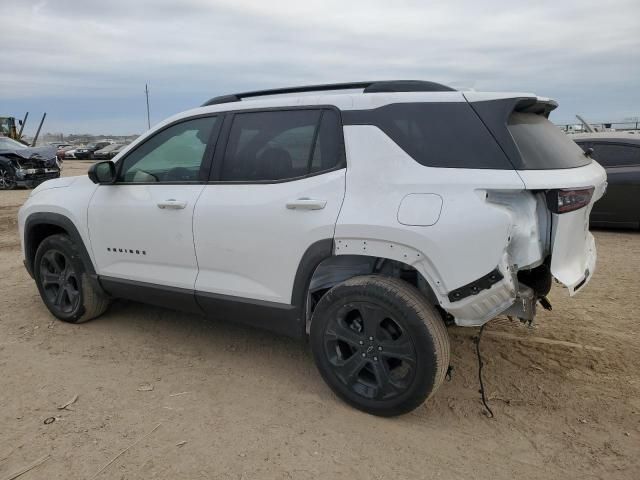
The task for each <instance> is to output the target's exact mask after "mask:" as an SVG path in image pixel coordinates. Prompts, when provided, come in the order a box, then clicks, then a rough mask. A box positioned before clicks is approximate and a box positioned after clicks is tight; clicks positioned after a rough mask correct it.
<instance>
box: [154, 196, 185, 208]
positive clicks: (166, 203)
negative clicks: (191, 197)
mask: <svg viewBox="0 0 640 480" xmlns="http://www.w3.org/2000/svg"><path fill="white" fill-rule="evenodd" d="M186 206H187V202H184V201H182V200H176V199H174V198H170V199H168V200H163V201H162V202H158V208H162V209H163V210H164V209H166V210H182V209H183V208H185V207H186Z"/></svg>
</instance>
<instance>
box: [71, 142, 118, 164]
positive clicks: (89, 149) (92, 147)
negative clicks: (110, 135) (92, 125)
mask: <svg viewBox="0 0 640 480" xmlns="http://www.w3.org/2000/svg"><path fill="white" fill-rule="evenodd" d="M107 145H111V143H110V142H98V143H90V144H89V145H87V146H86V147H81V148H78V149H76V151H75V154H74V155H75V158H77V159H79V160H89V159H91V158H93V154H94V152H96V151H98V150H100V149H102V148H104V147H106V146H107Z"/></svg>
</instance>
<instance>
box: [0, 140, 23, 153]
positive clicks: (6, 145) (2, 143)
mask: <svg viewBox="0 0 640 480" xmlns="http://www.w3.org/2000/svg"><path fill="white" fill-rule="evenodd" d="M23 148H29V147H27V146H26V145H24V144H22V143H20V142H17V141H15V140H13V139H12V138H6V137H0V150H21V149H23Z"/></svg>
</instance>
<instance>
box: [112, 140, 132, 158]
mask: <svg viewBox="0 0 640 480" xmlns="http://www.w3.org/2000/svg"><path fill="white" fill-rule="evenodd" d="M128 146H129V144H128V143H125V144H121V145H118V147H117V148H114V149H113V150H111V151H110V152H109V158H113V157H115V156H116V155H118V154H119V153H120V152H121V151H123V150H124V149H125V148H126V147H128Z"/></svg>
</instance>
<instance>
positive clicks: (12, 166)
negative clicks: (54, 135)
mask: <svg viewBox="0 0 640 480" xmlns="http://www.w3.org/2000/svg"><path fill="white" fill-rule="evenodd" d="M59 176H60V166H59V164H58V159H57V158H56V147H53V146H47V147H27V146H26V145H24V144H22V143H20V142H17V141H15V140H12V139H10V138H7V137H0V190H12V189H14V188H15V187H20V186H23V187H29V188H33V187H35V186H37V185H39V184H40V183H42V182H44V181H45V180H49V179H52V178H58V177H59Z"/></svg>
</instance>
